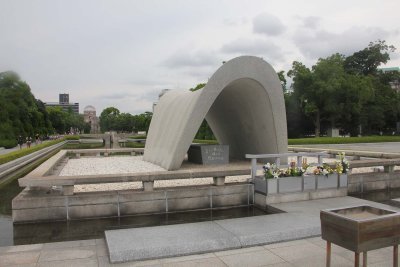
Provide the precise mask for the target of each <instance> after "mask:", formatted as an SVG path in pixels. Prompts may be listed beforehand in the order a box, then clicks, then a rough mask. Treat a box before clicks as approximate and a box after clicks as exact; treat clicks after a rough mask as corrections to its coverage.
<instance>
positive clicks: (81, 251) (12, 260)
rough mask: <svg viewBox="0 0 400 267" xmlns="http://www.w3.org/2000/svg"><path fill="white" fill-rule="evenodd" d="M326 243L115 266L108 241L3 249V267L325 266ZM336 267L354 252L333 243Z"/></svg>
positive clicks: (380, 263)
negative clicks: (111, 259) (108, 250)
mask: <svg viewBox="0 0 400 267" xmlns="http://www.w3.org/2000/svg"><path fill="white" fill-rule="evenodd" d="M325 247H326V242H325V241H324V240H322V239H321V238H320V237H313V238H307V239H302V240H295V241H289V242H280V243H274V244H269V245H264V246H254V247H248V248H241V249H233V250H225V251H219V252H213V253H203V254H197V255H190V256H180V257H172V258H162V259H155V260H146V261H136V262H127V263H119V264H112V263H110V261H109V255H108V252H107V246H106V244H105V241H104V239H92V240H81V241H69V242H58V243H47V244H34V245H23V246H11V247H0V266H7V267H17V266H18V267H21V266H35V267H45V266H51V267H61V266H79V267H80V266H85V267H92V266H93V267H106V266H119V267H128V266H130V267H139V266H142V267H143V266H152V267H185V266H189V267H192V266H205V267H208V266H215V267H226V266H229V267H242V266H246V267H260V266H268V267H294V266H296V267H304V266H313V267H324V266H325ZM392 254H393V250H392V248H383V249H378V250H374V251H370V252H368V266H369V267H385V266H387V267H391V266H393V264H392ZM331 266H332V267H335V266H336V267H339V266H340V267H352V266H354V253H352V252H351V251H348V250H346V249H344V248H341V247H339V246H336V245H334V244H332V256H331Z"/></svg>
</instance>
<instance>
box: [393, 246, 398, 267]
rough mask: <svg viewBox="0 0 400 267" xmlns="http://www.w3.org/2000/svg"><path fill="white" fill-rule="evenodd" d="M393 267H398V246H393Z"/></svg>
mask: <svg viewBox="0 0 400 267" xmlns="http://www.w3.org/2000/svg"><path fill="white" fill-rule="evenodd" d="M393 267H399V245H394V246H393Z"/></svg>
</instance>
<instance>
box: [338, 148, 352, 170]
mask: <svg viewBox="0 0 400 267" xmlns="http://www.w3.org/2000/svg"><path fill="white" fill-rule="evenodd" d="M349 168H350V164H349V161H348V160H347V159H346V156H345V154H344V152H342V153H339V161H338V162H336V172H337V173H339V174H342V173H348V172H349Z"/></svg>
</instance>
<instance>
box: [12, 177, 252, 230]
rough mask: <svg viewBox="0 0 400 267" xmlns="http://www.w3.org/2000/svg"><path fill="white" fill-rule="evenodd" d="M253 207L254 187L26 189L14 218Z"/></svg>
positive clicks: (50, 218) (18, 199)
mask: <svg viewBox="0 0 400 267" xmlns="http://www.w3.org/2000/svg"><path fill="white" fill-rule="evenodd" d="M252 203H253V186H252V185H251V184H236V185H223V186H205V187H190V188H179V189H160V190H155V191H150V192H146V191H132V190H126V191H109V192H92V193H78V194H75V195H72V196H62V195H60V194H59V193H54V194H48V193H46V192H45V191H39V190H38V191H35V190H27V189H25V190H23V191H22V192H21V193H20V194H19V195H18V196H17V197H15V198H14V199H13V201H12V207H13V211H12V213H13V214H12V215H13V221H14V222H15V223H23V222H30V221H54V220H75V219H87V218H97V217H118V216H128V215H137V214H154V213H165V212H176V211H183V210H197V209H209V208H222V207H231V206H242V205H249V204H252Z"/></svg>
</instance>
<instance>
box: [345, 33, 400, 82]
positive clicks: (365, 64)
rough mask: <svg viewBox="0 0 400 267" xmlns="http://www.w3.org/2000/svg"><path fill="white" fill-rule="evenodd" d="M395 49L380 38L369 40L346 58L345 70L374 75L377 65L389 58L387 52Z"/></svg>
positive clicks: (352, 72)
mask: <svg viewBox="0 0 400 267" xmlns="http://www.w3.org/2000/svg"><path fill="white" fill-rule="evenodd" d="M395 50H396V48H395V47H394V46H393V45H387V44H386V42H385V41H382V40H378V41H376V42H370V43H369V45H368V47H366V48H364V49H363V50H360V51H358V52H355V53H354V54H353V55H351V56H349V57H347V58H346V60H345V63H344V67H345V70H346V71H347V72H348V73H351V74H357V75H375V74H376V73H377V70H378V67H379V66H380V65H381V64H382V63H383V64H385V63H387V61H388V60H389V59H390V55H389V53H390V52H394V51H395Z"/></svg>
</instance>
